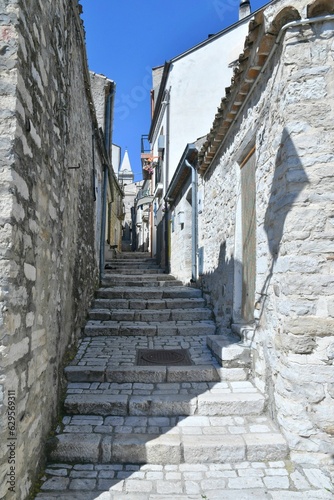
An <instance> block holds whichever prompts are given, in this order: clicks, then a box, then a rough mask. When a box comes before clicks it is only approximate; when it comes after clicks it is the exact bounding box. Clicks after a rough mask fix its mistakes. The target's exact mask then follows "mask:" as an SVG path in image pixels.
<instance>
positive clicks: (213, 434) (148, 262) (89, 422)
mask: <svg viewBox="0 0 334 500" xmlns="http://www.w3.org/2000/svg"><path fill="white" fill-rule="evenodd" d="M138 350H140V352H138ZM180 350H182V351H180ZM152 351H159V355H165V354H166V351H169V352H168V354H169V355H170V356H171V357H172V360H169V362H170V363H172V364H168V365H167V364H159V358H158V361H157V360H156V359H155V358H154V357H153V358H152V356H154V355H156V354H157V353H156V352H153V353H152ZM180 353H181V354H182V356H183V355H185V353H186V354H188V355H189V357H190V360H191V361H190V362H191V364H185V363H186V359H187V357H186V356H185V357H184V358H182V356H181V354H180ZM180 356H181V358H182V359H183V361H182V359H181V362H180V363H181V364H180V365H178V364H177V363H176V361H177V360H178V359H179V358H180ZM152 361H153V364H151V363H152ZM248 363H249V350H248V349H247V348H243V347H242V346H240V345H239V344H238V343H237V339H235V338H231V339H230V338H222V337H220V336H217V335H215V324H214V321H213V320H212V316H211V311H210V310H209V309H208V308H207V307H206V306H205V302H204V300H203V298H202V295H201V292H200V290H198V289H195V288H192V287H187V286H183V285H182V283H181V282H179V281H177V280H176V279H174V278H173V277H172V276H170V275H167V274H164V273H163V271H162V270H161V269H159V268H158V266H157V265H156V264H155V262H154V260H153V259H151V258H149V256H148V255H147V254H141V253H123V254H121V255H119V256H118V258H116V259H114V260H112V261H110V262H108V263H107V264H106V272H105V276H104V278H103V281H102V284H101V287H100V289H99V290H98V291H97V293H96V298H95V301H94V303H93V306H92V309H91V310H90V312H89V318H88V321H87V324H86V326H85V329H84V337H83V339H82V341H81V344H80V346H79V349H78V352H77V355H76V357H75V359H74V360H73V362H72V363H71V364H70V365H69V366H67V367H66V369H65V373H66V377H67V380H68V388H67V395H66V399H65V403H64V410H65V417H64V418H63V422H62V426H61V427H59V428H58V429H57V434H56V436H55V437H54V438H53V439H51V440H50V441H49V443H48V459H49V462H50V463H49V467H48V472H47V473H46V482H45V484H44V486H43V487H42V491H44V493H40V494H39V495H38V496H37V497H36V498H77V497H76V496H75V495H74V492H72V497H71V494H70V493H69V490H68V488H71V486H69V485H70V484H72V483H71V482H70V478H69V477H67V473H66V470H69V469H70V468H71V467H72V465H73V464H79V465H80V464H81V467H83V468H84V467H87V470H92V469H91V468H92V467H93V468H94V473H96V474H97V469H96V468H97V467H102V468H103V467H109V466H113V467H115V464H118V465H116V466H123V467H124V466H125V464H132V465H131V466H137V465H139V464H158V465H159V466H161V465H166V466H167V465H170V466H175V465H179V464H222V463H225V462H229V463H237V462H243V461H249V462H252V461H254V462H258V461H275V460H284V459H285V458H286V457H287V455H288V448H287V444H286V441H285V439H284V438H283V436H282V435H281V434H280V432H279V431H278V429H277V428H276V427H275V425H274V423H273V422H272V421H271V420H270V419H269V418H268V417H267V416H266V413H265V407H266V404H265V403H266V402H265V398H264V396H263V394H261V393H260V392H259V391H258V390H257V389H256V387H254V385H253V384H252V382H251V381H249V380H247V375H248ZM222 364H223V366H221V365H222ZM54 464H57V465H54ZM59 464H61V465H59ZM70 464H72V465H70ZM85 464H86V465H85ZM55 467H56V468H57V467H58V469H59V467H60V470H63V471H65V472H63V473H62V474H63V475H62V476H60V477H57V476H52V471H53V470H55ZM152 467H153V465H152ZM58 469H57V470H58ZM103 470H104V469H103ZM50 471H51V472H50ZM48 474H49V475H48ZM84 477H85V476H84ZM94 477H95V479H94V481H95V483H94V485H95V486H94V487H93V479H92V478H93V475H89V474H88V475H87V477H86V479H87V481H88V483H87V481H86V482H82V483H80V484H81V487H82V491H86V493H87V490H88V489H89V488H91V489H92V491H93V490H94V488H96V491H100V492H101V490H102V489H103V488H105V486H106V482H105V481H103V482H102V483H99V481H98V479H97V478H98V476H97V475H95V476H94ZM112 477H114V476H110V481H109V483H110V486H109V487H108V488H112V487H115V488H116V489H117V481H115V480H114V479H112ZM89 481H91V482H89ZM88 484H90V486H89V487H88V486H87V485H88ZM99 484H100V486H99ZM102 484H103V487H102ZM43 488H44V489H43ZM57 488H58V489H57ZM75 490H76V494H77V493H78V492H79V491H81V490H80V488H79V486H76V488H75ZM45 491H48V493H45ZM50 491H52V495H55V496H51V495H50ZM94 491H95V490H94ZM56 494H59V497H57V496H56ZM43 495H50V496H49V497H47V496H43ZM88 497H89V498H95V497H94V496H87V498H88ZM78 498H79V497H78ZM80 498H81V497H80ZM82 498H86V497H84V496H83V497H82ZM105 498H114V497H113V496H111V497H105ZM115 498H118V497H117V496H115ZM119 498H121V497H119ZM136 498H137V497H136ZM141 498H144V497H141ZM147 498H148V497H147Z"/></svg>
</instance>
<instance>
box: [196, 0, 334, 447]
mask: <svg viewBox="0 0 334 500" xmlns="http://www.w3.org/2000/svg"><path fill="white" fill-rule="evenodd" d="M316 4H317V2H312V6H311V7H310V6H309V5H308V4H307V2H305V1H302V0H299V1H298V2H294V7H296V9H292V8H290V6H289V3H288V2H286V1H284V0H282V1H280V2H278V1H277V2H273V4H272V5H270V6H269V7H268V8H267V9H266V11H265V15H264V17H263V19H262V27H261V28H260V31H261V30H262V34H261V35H259V38H258V39H255V38H256V35H254V32H255V30H254V26H253V30H254V31H253V33H251V34H250V37H249V38H250V39H251V38H252V37H253V40H252V41H254V45H253V48H252V49H249V50H252V51H253V52H252V53H253V54H257V56H258V54H259V52H260V51H259V50H258V47H259V46H260V45H261V44H262V48H263V45H264V44H263V41H264V40H266V39H265V32H266V30H267V31H271V33H273V31H274V30H273V26H274V27H275V26H276V27H277V25H278V24H283V25H284V22H288V21H292V20H293V19H298V18H303V17H305V16H306V14H308V15H309V14H310V13H311V14H312V12H313V13H315V14H316V15H321V14H330V13H332V10H333V6H332V4H331V3H328V2H322V3H321V2H318V7H319V8H316V6H315V5H316ZM314 6H315V7H314ZM324 6H325V7H326V8H325V11H324V9H323V8H322V7H324ZM283 9H285V10H284V12H283ZM297 9H298V10H297ZM282 12H283V14H282ZM290 14H291V15H290ZM278 20H279V21H280V23H279V22H278ZM257 21H259V20H257ZM277 31H279V29H278V30H277ZM270 37H272V34H271V35H270ZM254 39H255V40H254ZM246 50H248V49H246ZM268 52H269V51H267V54H268ZM248 57H251V56H250V55H249V53H248ZM259 71H260V70H258V71H257V72H258V73H259ZM236 81H237V83H236V85H237V86H238V85H239V87H238V88H241V87H242V85H243V83H244V80H242V76H241V78H240V81H238V79H237V78H236ZM237 92H238V89H237V90H236V93H235V95H237ZM232 94H233V87H232V91H231V95H232ZM333 97H334V21H333V20H328V21H327V22H317V23H312V24H305V26H303V25H298V26H296V27H291V28H289V29H288V30H287V32H286V33H285V34H282V38H281V40H280V43H279V45H278V46H277V48H276V51H275V53H274V55H273V56H272V57H271V58H270V60H268V62H267V64H266V66H264V69H263V75H260V76H259V78H258V80H257V84H256V86H255V87H254V88H253V91H252V92H251V93H250V95H249V97H248V98H247V101H245V105H244V107H243V109H242V111H241V112H240V113H239V116H238V118H237V119H236V120H234V122H233V124H232V126H231V127H230V129H229V131H228V132H227V133H226V134H225V137H224V142H223V144H221V146H220V149H219V150H217V154H216V157H215V159H214V160H213V162H212V163H211V166H210V167H209V169H208V170H207V171H206V172H205V173H204V177H203V180H202V181H203V188H204V193H205V203H204V210H203V213H202V214H201V215H200V228H201V234H200V246H203V247H204V274H203V276H202V280H203V288H204V292H205V295H206V298H208V300H209V301H210V302H211V305H212V307H213V309H214V312H215V315H216V318H217V321H218V325H219V326H220V329H221V332H222V331H224V328H226V327H229V326H230V327H231V326H232V323H233V322H234V321H235V317H237V319H238V320H239V317H238V316H239V314H238V310H237V309H238V307H237V305H236V302H237V301H238V300H237V299H238V293H239V295H240V293H241V292H240V290H238V287H239V288H240V285H239V284H238V273H239V272H240V269H242V266H243V265H245V264H244V263H243V262H242V251H241V250H240V234H239V232H240V224H239V222H240V217H241V213H240V209H239V204H240V165H241V164H242V160H243V159H244V158H245V157H246V155H247V154H248V153H249V152H250V150H251V148H252V147H253V146H255V153H254V154H255V155H256V290H255V291H256V296H255V297H256V303H255V304H254V306H255V310H254V317H255V332H254V337H253V338H252V342H251V345H252V348H253V376H254V380H255V382H256V383H257V385H258V387H260V388H261V389H262V390H265V391H266V393H267V394H268V409H269V411H270V412H271V414H272V416H273V417H274V418H275V419H276V420H277V421H278V423H279V424H280V425H281V427H282V429H283V431H284V432H285V434H286V436H287V438H288V441H289V443H290V446H291V448H292V449H293V450H299V451H301V450H307V451H313V452H321V453H332V452H333V434H334V389H333V388H334V386H333V376H334V367H333V359H334V354H333V352H334V351H333V349H334V341H333V326H334V312H333V306H332V304H333V299H334V286H333V285H334V279H333V276H334V274H333V262H334V254H333V218H334V210H333V187H334V180H333V179H334V175H333V172H334V154H333V144H334V129H333V119H334V109H333V106H332V105H331V103H332V102H333ZM239 105H240V103H239ZM226 113H228V111H227V112H226ZM224 116H227V115H224ZM235 116H236V113H234V117H235ZM213 130H215V128H214V127H213Z"/></svg>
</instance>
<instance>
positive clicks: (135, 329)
mask: <svg viewBox="0 0 334 500" xmlns="http://www.w3.org/2000/svg"><path fill="white" fill-rule="evenodd" d="M215 331H216V325H215V323H214V321H210V320H205V321H204V320H201V321H159V320H157V321H92V320H90V321H87V323H86V326H85V327H84V334H85V335H86V336H90V337H94V336H100V335H103V336H118V335H124V336H148V337H153V336H155V335H159V336H166V335H168V336H175V335H182V336H187V335H190V336H192V335H214V333H215Z"/></svg>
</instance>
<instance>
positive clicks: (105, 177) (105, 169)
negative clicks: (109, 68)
mask: <svg viewBox="0 0 334 500" xmlns="http://www.w3.org/2000/svg"><path fill="white" fill-rule="evenodd" d="M113 95H114V90H112V92H109V94H108V97H107V106H106V116H105V148H106V151H107V156H108V159H109V160H110V157H109V156H110V122H111V99H112V97H113ZM94 168H95V167H94ZM94 177H95V175H94ZM107 189H108V165H103V186H102V214H101V235H100V280H101V279H102V276H103V272H104V265H105V233H106V221H107ZM94 191H95V189H94Z"/></svg>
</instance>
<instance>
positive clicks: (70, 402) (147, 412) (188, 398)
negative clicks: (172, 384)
mask: <svg viewBox="0 0 334 500" xmlns="http://www.w3.org/2000/svg"><path fill="white" fill-rule="evenodd" d="M64 409H65V411H66V413H67V414H68V415H96V416H103V417H107V416H118V417H127V416H131V417H139V416H152V417H158V416H163V417H173V416H174V417H175V416H197V417H199V416H200V417H214V416H215V417H223V416H224V417H225V416H235V415H237V416H250V415H262V414H263V411H264V409H265V398H264V396H263V395H262V394H260V393H259V392H255V393H254V392H252V393H249V392H240V393H233V392H232V393H222V394H217V393H210V392H208V393H206V392H204V393H202V394H199V395H197V396H196V395H194V394H189V395H188V394H172V393H170V394H159V395H154V394H153V395H145V396H139V395H131V394H129V395H128V394H115V395H114V394H68V395H67V396H66V398H65V403H64Z"/></svg>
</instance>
